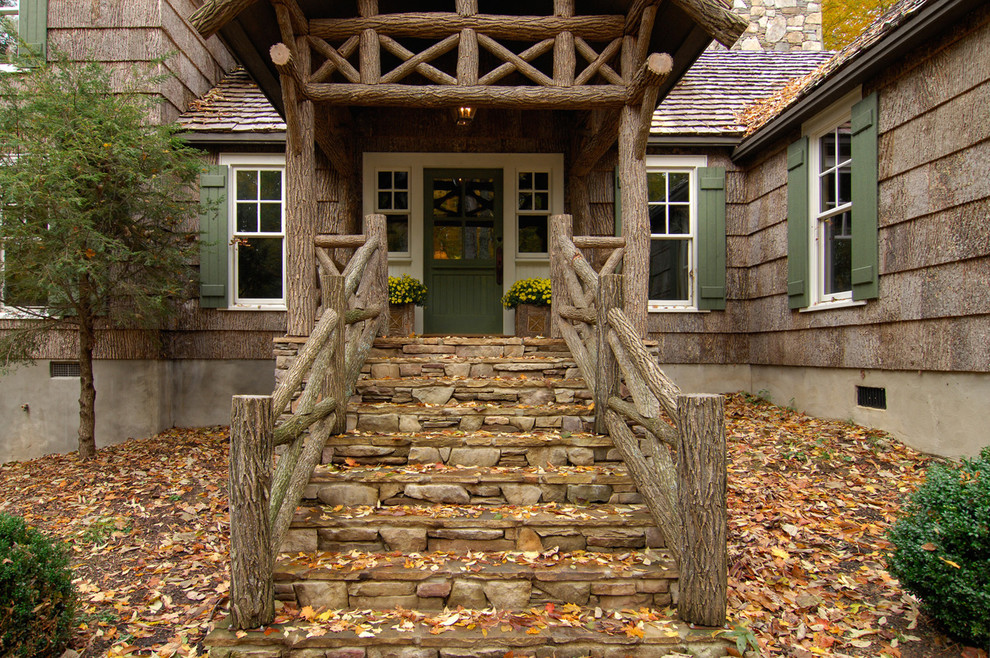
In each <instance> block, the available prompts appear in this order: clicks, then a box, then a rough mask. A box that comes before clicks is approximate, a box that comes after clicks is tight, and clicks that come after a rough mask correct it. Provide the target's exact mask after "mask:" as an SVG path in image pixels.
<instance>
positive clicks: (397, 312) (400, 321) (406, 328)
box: [388, 304, 416, 336]
mask: <svg viewBox="0 0 990 658" xmlns="http://www.w3.org/2000/svg"><path fill="white" fill-rule="evenodd" d="M388 310H389V318H388V335H389V336H409V335H410V334H412V333H413V323H414V322H415V320H416V305H415V304H389V307H388Z"/></svg>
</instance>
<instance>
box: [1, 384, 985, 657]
mask: <svg viewBox="0 0 990 658" xmlns="http://www.w3.org/2000/svg"><path fill="white" fill-rule="evenodd" d="M727 432H728V440H729V488H730V491H729V508H730V509H729V542H730V544H729V568H730V575H729V588H730V591H729V606H730V615H731V618H732V619H731V620H732V623H733V624H734V625H736V627H737V629H738V630H737V634H738V635H740V636H743V637H745V636H747V635H749V634H751V635H752V640H753V641H756V642H758V643H759V645H760V647H761V649H762V652H763V654H764V655H767V656H798V657H800V656H816V655H832V656H842V655H849V656H892V657H897V656H900V657H903V658H912V657H918V658H920V657H926V658H927V657H949V656H953V657H956V656H961V655H966V656H967V658H980V657H982V658H986V653H985V652H979V651H976V650H972V649H969V650H965V649H964V647H960V646H958V645H954V644H952V643H951V642H949V641H948V640H946V639H945V638H944V637H943V636H942V635H940V634H939V633H937V632H936V631H935V630H933V629H932V627H931V625H930V624H929V623H928V622H927V620H926V619H925V616H924V615H923V614H919V611H918V607H917V605H916V603H915V602H914V600H913V599H911V598H910V597H909V596H906V595H905V594H904V592H903V591H902V590H901V589H900V587H899V586H898V584H897V582H896V581H895V580H892V579H891V577H890V576H889V575H888V574H887V572H886V571H885V570H884V568H883V552H884V551H885V550H886V549H887V548H888V544H887V542H886V540H885V539H884V533H885V531H886V529H887V528H888V527H889V525H890V524H891V523H892V522H893V520H894V518H895V517H896V514H897V510H898V507H899V504H900V502H901V501H902V500H903V498H904V496H905V495H906V494H908V493H909V492H911V491H913V490H914V488H915V487H916V486H917V485H918V484H919V483H920V482H921V480H922V479H923V477H924V471H925V468H926V467H927V465H928V464H929V462H930V458H928V457H926V456H924V455H920V454H918V453H917V452H915V451H912V450H910V449H909V448H906V447H904V446H902V445H901V444H899V443H897V442H896V441H894V440H893V439H890V438H889V437H887V436H885V435H884V434H882V433H880V432H876V431H873V430H867V429H864V428H861V427H857V426H854V425H849V424H845V423H841V422H833V421H822V420H819V419H815V418H811V417H808V416H805V415H803V414H799V413H795V412H792V411H789V410H787V409H783V408H780V407H776V406H773V405H771V404H769V403H767V402H765V401H762V400H757V399H754V398H752V397H748V396H745V395H736V396H733V397H732V398H731V399H730V400H729V405H728V408H727ZM226 460H227V432H226V429H225V428H208V429H202V430H172V431H169V432H165V433H163V434H160V435H158V436H156V437H153V438H151V439H148V440H133V441H129V442H127V443H125V444H123V445H119V446H114V447H110V448H105V449H103V450H100V452H99V454H98V457H97V459H96V460H95V461H92V462H79V461H78V460H77V459H76V458H75V456H74V455H53V456H49V457H45V458H42V459H37V460H34V461H30V462H15V463H10V464H6V465H3V466H2V467H0V511H4V512H7V513H10V514H19V515H22V516H24V517H25V519H26V520H27V521H28V522H29V523H30V524H31V525H34V526H37V527H39V528H42V529H43V530H45V531H48V532H50V533H52V534H54V535H57V536H58V537H61V538H62V539H64V540H65V541H66V542H68V545H69V549H70V551H71V553H72V557H73V564H74V568H75V572H76V576H77V580H76V586H77V588H78V590H79V592H80V596H81V610H80V616H79V619H78V632H77V634H76V636H75V638H74V641H73V647H74V648H75V649H76V650H77V651H79V652H80V653H82V654H83V655H84V656H103V655H109V656H125V655H143V656H147V655H158V656H173V655H176V656H195V655H202V653H203V652H204V651H203V648H202V645H201V641H202V639H203V637H204V636H205V635H206V633H207V632H208V631H209V630H210V629H211V628H212V625H213V624H214V623H215V622H216V620H217V619H219V618H221V617H222V616H223V615H224V612H225V607H226V604H227V591H228V589H229V586H230V585H229V582H228V579H227V570H226V569H227V526H228V517H227V497H226V477H227V462H226ZM627 614H630V615H632V616H635V614H639V615H642V614H647V613H646V612H645V611H644V612H638V613H635V614H633V613H631V612H630V613H627ZM548 620H550V621H549V623H554V622H553V615H550V616H547V615H546V614H542V616H541V618H540V619H539V620H538V623H540V624H543V623H548ZM419 621H420V622H421V623H426V624H430V623H431V622H430V620H425V621H424V620H419ZM433 621H435V620H433ZM355 624H357V625H360V620H356V621H355V623H349V624H344V625H342V628H350V627H353V626H354V625H355ZM452 625H453V624H452ZM349 632H353V629H352V630H351V631H349ZM964 652H965V653H964Z"/></svg>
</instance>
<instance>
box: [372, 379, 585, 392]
mask: <svg viewBox="0 0 990 658" xmlns="http://www.w3.org/2000/svg"><path fill="white" fill-rule="evenodd" d="M373 386H378V387H382V388H433V387H440V388H444V387H454V388H467V389H489V390H498V389H500V388H511V389H515V388H551V389H552V388H573V389H577V390H586V389H587V384H585V382H584V380H583V379H578V378H573V379H550V380H546V379H522V378H519V377H483V378H480V377H479V378H471V377H390V378H386V379H370V378H369V379H359V380H358V382H357V390H358V391H359V392H360V391H362V390H363V389H367V388H370V387H373Z"/></svg>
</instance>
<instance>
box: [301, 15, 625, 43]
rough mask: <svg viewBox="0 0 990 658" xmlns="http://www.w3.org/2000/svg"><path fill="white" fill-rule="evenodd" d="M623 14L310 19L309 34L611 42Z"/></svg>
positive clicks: (619, 33) (334, 37) (622, 24)
mask: <svg viewBox="0 0 990 658" xmlns="http://www.w3.org/2000/svg"><path fill="white" fill-rule="evenodd" d="M625 21H626V17H625V16H617V15H606V16H570V17H564V16H501V15H494V14H476V15H473V16H461V15H459V14H457V13H456V12H410V13H403V14H380V15H378V16H372V17H361V18H334V19H312V20H310V22H309V29H310V34H313V35H315V36H318V37H322V38H324V39H330V40H337V41H339V40H342V39H346V38H348V37H350V36H351V35H354V34H360V33H361V32H362V31H364V30H374V31H375V32H377V33H378V34H387V35H388V36H391V37H418V38H422V39H443V38H444V37H447V36H450V35H451V34H453V33H455V32H460V31H461V30H467V29H469V30H475V31H476V32H478V33H484V34H487V35H488V36H490V37H492V38H493V39H507V40H510V41H533V40H543V39H554V38H556V37H557V35H558V34H560V33H561V32H571V33H573V34H574V36H576V37H581V38H583V39H588V40H590V41H610V40H612V39H616V38H619V37H621V36H622V34H623V31H624V30H625Z"/></svg>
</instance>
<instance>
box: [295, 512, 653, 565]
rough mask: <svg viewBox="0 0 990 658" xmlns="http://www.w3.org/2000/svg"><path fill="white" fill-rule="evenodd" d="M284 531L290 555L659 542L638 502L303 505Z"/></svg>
mask: <svg viewBox="0 0 990 658" xmlns="http://www.w3.org/2000/svg"><path fill="white" fill-rule="evenodd" d="M526 528H528V529H529V531H530V532H527V531H526V530H524V529H526ZM289 532H290V535H289V538H288V540H287V541H288V543H287V544H285V548H284V549H283V550H284V551H285V552H289V553H291V552H296V551H303V552H308V551H317V550H318V551H337V552H342V553H347V552H350V551H366V552H394V551H398V552H401V553H404V554H407V553H416V552H422V551H431V552H432V551H457V552H466V551H486V550H488V551H491V550H506V551H507V550H542V549H552V548H556V549H558V550H561V551H579V550H592V551H599V552H605V553H609V552H611V553H622V552H625V551H628V550H630V549H640V548H646V547H650V548H663V547H664V541H663V537H662V535H661V534H660V531H659V530H658V529H657V527H656V525H655V523H654V521H653V518H652V517H651V516H650V515H649V513H648V512H647V511H646V509H645V508H644V507H643V506H642V505H599V506H595V507H578V506H573V505H562V504H557V503H545V504H536V505H527V506H517V505H504V506H492V505H433V506H430V507H424V506H420V505H403V506H393V507H373V506H370V505H369V506H355V507H352V506H349V507H345V508H343V509H341V508H340V507H331V506H326V505H306V506H303V507H300V508H299V509H298V510H297V511H296V516H295V518H294V519H293V522H292V526H291V528H290V530H289ZM533 533H535V536H534V534H533ZM534 547H535V548H534Z"/></svg>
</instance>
